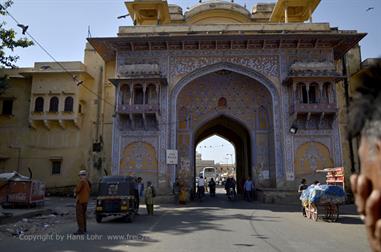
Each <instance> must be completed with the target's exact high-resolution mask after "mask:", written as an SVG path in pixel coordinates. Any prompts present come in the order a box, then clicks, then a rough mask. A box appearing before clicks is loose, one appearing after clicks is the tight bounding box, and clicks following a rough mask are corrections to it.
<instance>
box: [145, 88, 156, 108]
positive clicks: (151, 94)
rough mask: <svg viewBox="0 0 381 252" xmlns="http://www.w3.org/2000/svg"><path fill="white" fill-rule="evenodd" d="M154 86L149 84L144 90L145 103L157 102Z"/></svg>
mask: <svg viewBox="0 0 381 252" xmlns="http://www.w3.org/2000/svg"><path fill="white" fill-rule="evenodd" d="M157 101H158V97H157V92H156V87H155V85H153V84H150V85H149V86H148V87H147V90H146V104H157V103H158V102H157Z"/></svg>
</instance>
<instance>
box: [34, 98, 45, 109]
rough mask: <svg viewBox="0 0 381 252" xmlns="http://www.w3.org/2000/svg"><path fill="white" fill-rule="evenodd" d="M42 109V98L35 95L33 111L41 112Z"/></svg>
mask: <svg viewBox="0 0 381 252" xmlns="http://www.w3.org/2000/svg"><path fill="white" fill-rule="evenodd" d="M43 111H44V98H42V97H37V99H36V101H35V103H34V112H43Z"/></svg>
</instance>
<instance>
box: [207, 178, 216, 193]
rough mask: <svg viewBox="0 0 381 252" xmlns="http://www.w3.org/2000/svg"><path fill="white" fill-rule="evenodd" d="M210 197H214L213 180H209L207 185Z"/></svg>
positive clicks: (214, 186) (214, 185) (214, 184)
mask: <svg viewBox="0 0 381 252" xmlns="http://www.w3.org/2000/svg"><path fill="white" fill-rule="evenodd" d="M208 186H209V191H210V197H216V182H215V181H214V179H213V178H211V179H210V181H209V183H208Z"/></svg>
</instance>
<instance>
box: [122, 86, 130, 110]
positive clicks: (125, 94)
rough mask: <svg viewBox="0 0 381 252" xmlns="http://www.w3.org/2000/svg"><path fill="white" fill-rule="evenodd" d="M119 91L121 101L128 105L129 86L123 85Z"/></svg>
mask: <svg viewBox="0 0 381 252" xmlns="http://www.w3.org/2000/svg"><path fill="white" fill-rule="evenodd" d="M120 91H121V98H122V101H121V103H122V104H124V105H129V104H130V99H131V93H130V87H129V86H128V85H123V86H122V88H121V89H120Z"/></svg>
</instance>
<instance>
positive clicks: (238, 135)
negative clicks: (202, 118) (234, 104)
mask: <svg viewBox="0 0 381 252" xmlns="http://www.w3.org/2000/svg"><path fill="white" fill-rule="evenodd" d="M213 135H217V136H220V137H222V138H224V139H226V140H228V141H229V142H230V143H231V144H232V145H233V146H234V149H235V175H236V180H237V190H238V193H242V185H243V183H244V181H245V178H246V177H248V176H250V177H251V176H252V174H251V169H250V167H251V160H252V159H251V141H250V134H249V131H248V130H247V129H246V127H245V126H244V125H242V124H241V123H240V122H238V121H237V120H234V119H233V118H230V117H228V116H225V115H221V116H218V117H217V118H214V119H211V120H210V121H208V122H206V123H204V124H203V125H202V126H201V127H199V128H198V129H197V130H196V131H195V132H194V138H193V139H194V143H193V150H194V151H195V153H194V157H195V158H196V149H197V145H198V144H199V143H200V142H202V141H203V140H205V139H207V138H209V137H211V136H213ZM194 162H195V163H196V160H195V161H194ZM197 175H198V174H197V173H196V168H195V169H194V177H196V176H197Z"/></svg>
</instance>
